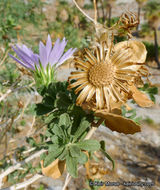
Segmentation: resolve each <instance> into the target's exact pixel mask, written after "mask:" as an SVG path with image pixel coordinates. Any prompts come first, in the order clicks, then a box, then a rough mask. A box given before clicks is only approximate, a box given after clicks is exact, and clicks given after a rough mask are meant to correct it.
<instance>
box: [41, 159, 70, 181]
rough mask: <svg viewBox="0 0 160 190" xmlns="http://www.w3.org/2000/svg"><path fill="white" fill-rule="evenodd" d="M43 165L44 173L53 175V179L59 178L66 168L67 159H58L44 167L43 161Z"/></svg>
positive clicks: (49, 175)
mask: <svg viewBox="0 0 160 190" xmlns="http://www.w3.org/2000/svg"><path fill="white" fill-rule="evenodd" d="M41 167H42V173H43V174H44V175H46V176H48V177H51V178H53V179H57V178H59V177H60V176H61V175H62V174H63V172H64V170H65V168H66V164H65V161H61V160H59V159H56V160H54V161H53V162H52V163H51V164H50V165H49V166H47V167H46V168H44V167H43V161H41Z"/></svg>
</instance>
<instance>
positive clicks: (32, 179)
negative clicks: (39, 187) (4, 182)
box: [1, 174, 43, 190]
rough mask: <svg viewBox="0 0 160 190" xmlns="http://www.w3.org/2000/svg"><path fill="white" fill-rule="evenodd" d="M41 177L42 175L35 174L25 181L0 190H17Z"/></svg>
mask: <svg viewBox="0 0 160 190" xmlns="http://www.w3.org/2000/svg"><path fill="white" fill-rule="evenodd" d="M42 177H43V175H39V174H36V175H34V176H33V177H32V178H30V179H29V180H27V181H24V182H22V183H18V184H15V185H12V186H11V187H7V188H4V189H1V190H18V189H22V188H25V187H27V186H28V185H30V184H32V183H34V182H35V181H37V180H38V179H40V178H42Z"/></svg>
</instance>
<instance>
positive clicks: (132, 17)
mask: <svg viewBox="0 0 160 190" xmlns="http://www.w3.org/2000/svg"><path fill="white" fill-rule="evenodd" d="M138 24H139V19H138V17H137V15H136V14H134V13H132V12H129V11H128V12H126V13H123V14H122V15H121V16H120V19H119V21H118V25H119V28H122V29H123V30H126V31H127V33H128V36H131V30H132V29H133V28H134V27H136V26H137V25H138Z"/></svg>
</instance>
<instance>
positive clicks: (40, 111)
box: [35, 103, 53, 115]
mask: <svg viewBox="0 0 160 190" xmlns="http://www.w3.org/2000/svg"><path fill="white" fill-rule="evenodd" d="M52 110H53V107H52V106H46V105H45V104H43V103H40V104H36V108H35V111H36V113H37V115H44V114H47V113H49V112H51V111H52Z"/></svg>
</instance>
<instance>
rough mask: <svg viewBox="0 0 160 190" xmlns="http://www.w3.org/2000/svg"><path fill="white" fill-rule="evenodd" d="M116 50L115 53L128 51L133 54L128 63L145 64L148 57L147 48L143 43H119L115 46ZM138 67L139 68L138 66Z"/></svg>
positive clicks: (132, 41)
mask: <svg viewBox="0 0 160 190" xmlns="http://www.w3.org/2000/svg"><path fill="white" fill-rule="evenodd" d="M114 50H115V51H124V50H128V53H131V54H132V56H131V57H130V58H129V59H128V62H133V63H144V62H145V60H146V55H147V51H146V47H145V45H144V44H143V43H142V42H139V41H136V40H129V41H123V42H119V43H117V44H116V45H115V46H114ZM132 67H133V66H132ZM136 67H139V66H138V65H137V66H136Z"/></svg>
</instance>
